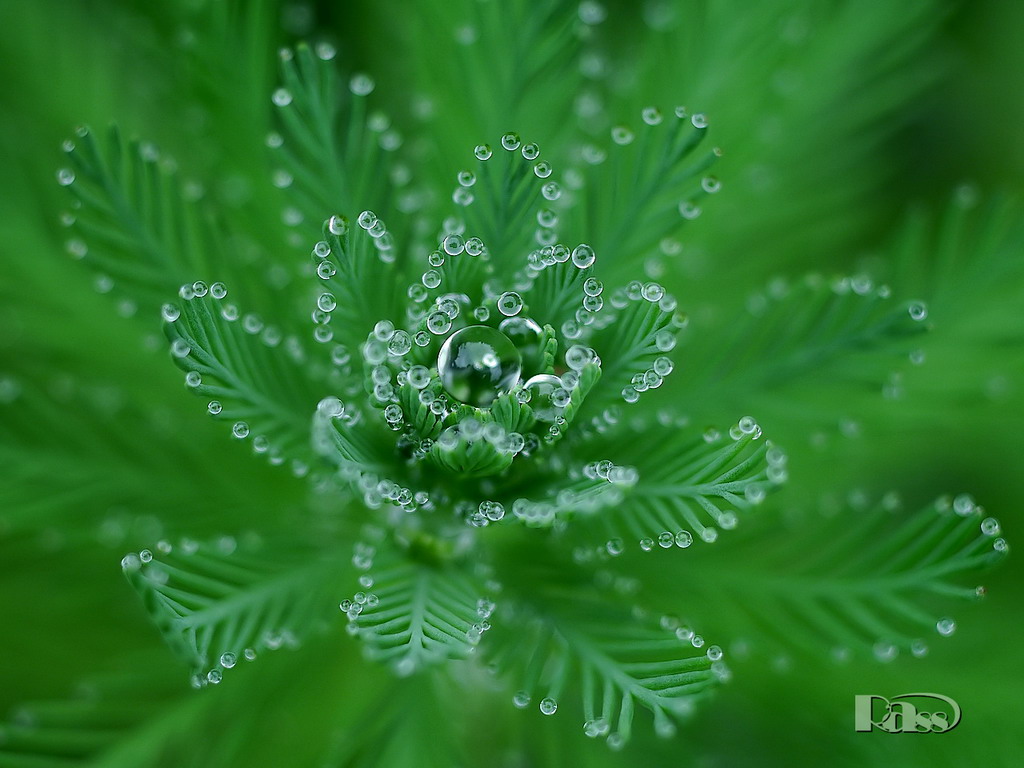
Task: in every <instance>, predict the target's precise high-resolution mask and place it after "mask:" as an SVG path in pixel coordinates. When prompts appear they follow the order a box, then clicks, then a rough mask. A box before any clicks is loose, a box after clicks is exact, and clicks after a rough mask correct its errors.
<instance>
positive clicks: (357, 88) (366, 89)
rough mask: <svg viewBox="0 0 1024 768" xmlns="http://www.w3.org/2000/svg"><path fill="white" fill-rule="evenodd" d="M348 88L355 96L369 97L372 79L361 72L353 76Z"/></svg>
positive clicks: (371, 89) (372, 83)
mask: <svg viewBox="0 0 1024 768" xmlns="http://www.w3.org/2000/svg"><path fill="white" fill-rule="evenodd" d="M348 87H349V90H351V91H352V93H354V94H355V95H356V96H369V95H370V94H371V93H373V88H374V82H373V78H372V77H370V76H369V75H366V74H363V73H361V72H360V73H357V74H354V75H352V79H351V80H349V83H348Z"/></svg>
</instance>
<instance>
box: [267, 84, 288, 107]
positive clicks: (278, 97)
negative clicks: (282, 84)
mask: <svg viewBox="0 0 1024 768" xmlns="http://www.w3.org/2000/svg"><path fill="white" fill-rule="evenodd" d="M264 93H265V91H264ZM264 98H265V97H264ZM270 99H271V101H273V102H274V104H275V105H277V106H278V107H287V106H288V105H289V104H291V103H292V92H291V91H289V90H288V89H287V88H278V89H277V90H276V91H274V94H273V95H272V96H271V97H270Z"/></svg>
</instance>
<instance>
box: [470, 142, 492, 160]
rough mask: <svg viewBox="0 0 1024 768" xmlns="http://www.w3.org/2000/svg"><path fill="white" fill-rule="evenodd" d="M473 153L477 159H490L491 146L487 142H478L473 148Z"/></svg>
mask: <svg viewBox="0 0 1024 768" xmlns="http://www.w3.org/2000/svg"><path fill="white" fill-rule="evenodd" d="M473 154H474V155H475V156H476V159H477V160H489V159H490V157H491V148H490V146H488V145H487V144H477V145H476V148H475V149H474V150H473Z"/></svg>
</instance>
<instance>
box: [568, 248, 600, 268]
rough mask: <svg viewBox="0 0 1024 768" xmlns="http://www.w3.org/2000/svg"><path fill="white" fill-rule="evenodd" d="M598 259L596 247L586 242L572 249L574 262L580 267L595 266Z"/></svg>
mask: <svg viewBox="0 0 1024 768" xmlns="http://www.w3.org/2000/svg"><path fill="white" fill-rule="evenodd" d="M596 260H597V256H596V255H595V254H594V249H593V248H591V247H590V246H589V245H587V244H586V243H580V244H579V245H577V246H576V247H575V248H573V249H572V263H573V264H575V265H576V266H577V267H579V268H580V269H586V268H587V267H591V266H593V265H594V262H595V261H596Z"/></svg>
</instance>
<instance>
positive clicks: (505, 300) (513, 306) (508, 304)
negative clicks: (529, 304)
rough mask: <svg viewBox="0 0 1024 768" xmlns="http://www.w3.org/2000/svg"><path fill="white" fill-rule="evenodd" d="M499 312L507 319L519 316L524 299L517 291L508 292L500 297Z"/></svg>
mask: <svg viewBox="0 0 1024 768" xmlns="http://www.w3.org/2000/svg"><path fill="white" fill-rule="evenodd" d="M497 306H498V311H499V312H501V314H503V315H505V317H512V316H513V315H518V314H519V311H520V310H521V309H522V308H523V297H522V296H520V295H519V294H518V293H516V292H515V291H506V292H505V293H503V294H501V296H499V297H498V303H497Z"/></svg>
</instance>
